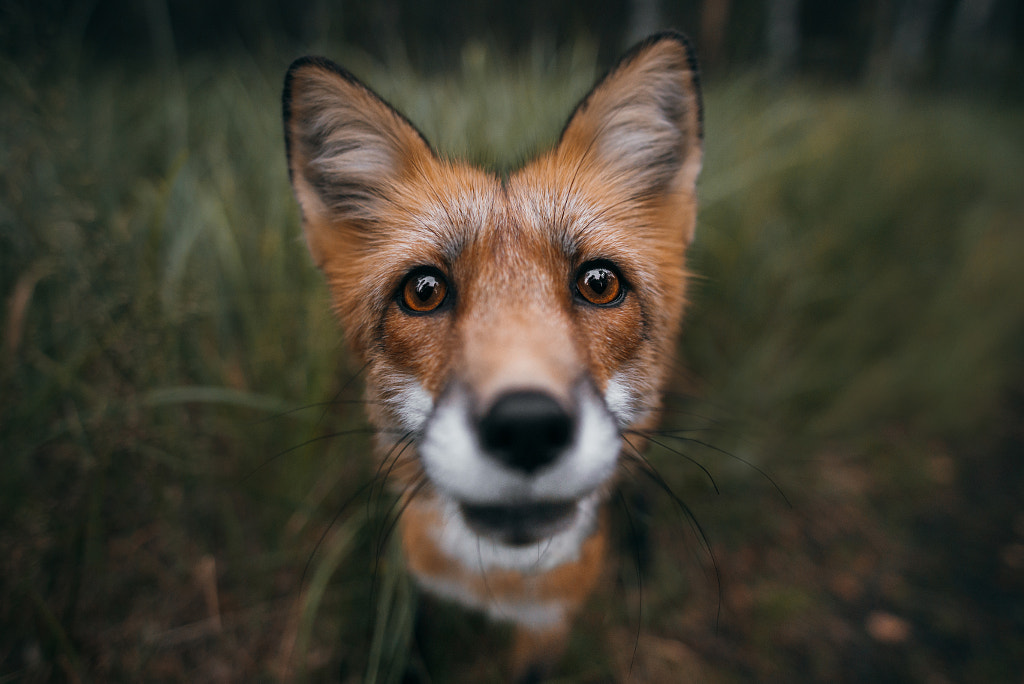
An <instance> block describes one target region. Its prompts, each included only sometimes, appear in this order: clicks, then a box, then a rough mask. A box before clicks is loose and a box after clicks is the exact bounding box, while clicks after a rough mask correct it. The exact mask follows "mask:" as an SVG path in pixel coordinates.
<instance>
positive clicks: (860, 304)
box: [0, 45, 1024, 682]
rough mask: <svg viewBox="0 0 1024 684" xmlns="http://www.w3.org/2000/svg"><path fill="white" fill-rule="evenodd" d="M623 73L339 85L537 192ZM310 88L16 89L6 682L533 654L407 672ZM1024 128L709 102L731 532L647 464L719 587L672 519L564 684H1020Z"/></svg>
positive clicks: (698, 450) (713, 273)
mask: <svg viewBox="0 0 1024 684" xmlns="http://www.w3.org/2000/svg"><path fill="white" fill-rule="evenodd" d="M593 55H594V52H593V50H592V49H590V48H588V47H587V46H586V45H582V46H581V47H580V48H579V49H578V50H577V51H576V52H574V53H572V54H560V55H555V54H552V53H550V52H549V51H546V50H544V49H543V48H535V49H534V50H533V51H530V52H528V53H527V54H526V55H525V56H524V57H523V58H521V59H519V60H518V61H513V60H509V59H505V58H499V57H496V56H495V55H493V54H491V53H489V52H488V51H487V49H486V48H484V47H481V46H471V47H469V48H467V50H466V51H465V52H464V53H463V59H462V68H461V70H459V71H457V72H454V73H451V74H445V75H434V76H423V75H421V74H418V73H417V72H416V70H415V69H414V68H413V67H412V66H410V65H408V64H405V63H403V62H402V61H401V60H396V61H395V63H392V64H389V65H381V64H375V63H372V62H370V61H368V60H367V59H366V58H364V57H361V56H359V55H352V54H350V55H348V56H347V58H346V59H344V60H343V61H344V62H345V63H346V65H347V66H349V67H350V68H351V69H352V70H353V71H355V72H356V73H357V74H359V75H360V76H361V77H362V78H364V80H366V81H367V82H368V83H370V84H371V85H373V86H374V87H376V88H378V89H379V90H380V91H381V92H382V93H383V94H384V95H385V97H387V98H388V99H390V100H391V101H393V102H394V103H395V104H396V105H398V106H399V107H400V108H401V109H402V110H403V111H405V112H406V113H407V114H408V115H409V117H410V118H411V119H412V120H413V121H414V122H416V123H417V124H418V125H419V126H420V127H421V128H422V130H423V131H424V132H425V133H426V135H427V137H428V138H429V139H430V140H431V141H432V142H434V144H435V146H436V147H438V148H439V149H441V150H442V151H445V152H450V153H454V154H460V155H463V154H468V155H470V156H472V157H473V158H474V159H478V160H482V161H486V162H488V163H491V164H494V165H498V166H504V165H508V164H514V163H515V162H517V161H519V160H522V159H524V158H526V157H528V156H529V154H530V153H531V152H532V151H534V150H537V149H540V148H542V147H543V146H544V145H546V144H549V143H550V142H551V141H552V140H553V139H554V137H555V136H556V135H557V133H558V131H559V129H560V126H561V124H562V122H563V119H564V117H565V116H566V114H567V113H568V112H569V111H570V109H571V108H572V106H573V104H574V103H575V101H576V100H577V99H578V98H579V97H580V96H581V95H582V94H583V93H584V92H586V90H587V89H588V88H589V86H590V84H591V82H592V80H593V78H594V76H595V74H596V73H597V69H596V68H595V66H594V57H593ZM341 56H342V57H345V53H344V52H343V51H342V53H341ZM286 66H287V60H284V59H279V58H276V57H259V58H255V57H253V56H251V55H245V54H241V53H239V54H235V55H231V56H228V57H226V58H224V59H220V60H213V59H205V60H199V61H195V62H187V63H183V64H180V65H172V66H170V67H168V66H165V67H163V68H162V69H156V68H154V69H153V70H145V69H142V70H138V69H131V68H128V67H124V66H113V65H104V66H91V65H90V64H89V63H88V62H86V61H83V62H82V63H81V64H80V65H79V66H77V68H76V69H73V70H72V71H70V72H66V73H63V74H56V73H55V72H54V71H48V70H46V69H45V68H43V69H34V68H32V67H27V66H25V65H19V64H14V63H3V64H0V83H2V88H3V97H0V167H2V168H3V169H4V173H3V176H2V178H0V292H2V294H3V297H4V301H5V303H6V308H5V309H4V311H3V319H2V321H3V323H2V325H3V328H2V340H3V356H2V365H0V445H2V446H0V450H2V459H0V520H2V521H3V524H2V525H0V547H2V548H4V549H5V550H6V551H5V553H4V554H3V557H2V559H0V591H2V595H3V596H4V597H5V599H4V601H3V602H0V634H3V635H4V636H3V638H0V677H3V678H4V679H5V680H9V681H47V680H54V679H78V680H100V681H137V680H146V681H181V680H183V679H188V680H192V681H211V680H215V679H220V678H224V677H227V678H229V679H237V680H253V679H259V680H277V679H289V678H293V677H299V678H303V679H309V680H316V681H319V680H338V679H340V680H342V681H363V680H367V681H381V682H383V681H394V678H395V677H396V676H397V675H398V674H400V672H401V670H402V669H403V664H404V663H406V662H408V663H410V667H413V668H423V667H426V664H429V665H430V667H431V668H432V671H433V672H434V673H435V675H436V673H437V672H447V673H449V674H448V676H447V677H445V680H449V679H450V680H453V681H457V680H460V679H459V678H460V677H461V680H463V681H486V680H489V679H492V678H494V677H497V676H500V674H499V673H500V665H499V664H497V663H496V662H495V661H494V659H493V658H492V657H490V656H487V657H483V658H481V657H479V656H475V655H474V653H479V652H484V653H487V652H490V651H491V650H492V649H493V648H494V644H496V643H499V642H501V640H502V639H503V638H504V637H505V635H504V634H503V632H502V631H501V630H492V631H487V632H486V633H485V635H484V636H482V637H481V636H479V634H478V632H481V631H483V630H482V624H481V623H480V621H479V620H477V619H476V618H472V617H471V618H464V617H462V616H461V615H459V614H457V613H452V614H451V615H449V614H448V612H447V611H446V609H444V608H443V607H438V608H437V609H436V610H438V611H441V612H442V613H444V617H442V620H448V621H449V622H450V623H451V629H452V630H453V631H452V634H454V635H457V636H456V637H452V639H453V640H455V641H460V640H461V639H462V638H463V637H465V638H466V639H467V640H470V639H472V640H476V641H480V640H482V646H481V647H480V648H478V649H476V650H474V649H460V651H463V650H465V651H466V652H465V653H463V652H460V653H452V651H451V649H445V648H439V649H437V650H436V651H433V652H429V653H424V654H415V653H412V654H410V651H409V635H410V630H411V616H412V611H413V606H414V605H415V602H416V600H417V599H416V597H415V594H414V592H413V590H412V589H411V587H410V586H409V584H408V581H407V580H406V579H405V578H404V577H403V575H402V574H401V572H400V569H399V568H400V560H399V559H398V558H397V557H396V556H395V555H394V550H393V549H391V550H387V549H385V550H381V549H378V545H379V540H380V538H381V535H382V530H383V528H384V525H385V524H386V522H385V518H386V516H387V511H388V506H389V503H388V501H387V499H386V497H382V496H381V495H380V493H379V492H376V491H375V490H374V491H371V492H370V493H369V494H367V492H366V491H365V490H363V492H362V496H359V494H360V487H361V485H362V484H363V483H365V482H367V481H368V480H369V479H370V478H371V477H372V475H373V464H372V463H370V462H369V459H367V457H366V455H367V453H368V451H369V439H368V437H367V435H366V434H365V421H364V419H363V416H362V407H361V406H360V405H359V401H358V399H359V388H358V381H356V382H354V383H353V382H350V380H351V378H352V377H353V376H354V375H355V374H356V373H357V371H358V369H357V368H354V367H353V366H352V364H351V363H350V362H349V361H348V359H347V358H346V355H345V351H344V344H343V338H342V334H341V332H340V331H339V330H338V329H337V327H336V326H335V324H334V323H333V321H332V319H331V317H330V314H329V304H328V301H327V297H326V293H325V290H324V288H323V286H322V284H321V282H320V278H319V276H318V274H317V273H316V272H315V270H314V269H313V268H312V266H311V265H310V262H309V259H308V256H307V255H306V252H305V247H304V245H303V244H302V243H301V240H300V228H299V225H298V216H297V210H296V208H295V205H294V202H293V200H292V199H291V195H290V191H289V188H288V182H287V177H286V171H285V166H284V159H283V144H282V140H281V130H280V121H279V107H278V102H277V98H278V93H279V88H280V81H281V78H282V76H283V73H284V69H285V67H286ZM1020 115H1021V112H1020V108H1019V106H1009V105H1002V106H997V105H996V104H995V103H990V102H977V101H958V100H956V99H955V98H938V97H911V96H905V95H899V94H893V93H882V92H867V91H864V92H860V91H858V92H849V91H839V90H835V89H830V88H825V87H820V86H819V87H812V86H809V85H803V86H800V85H793V86H789V87H785V88H782V89H778V88H775V89H768V88H765V87H764V85H763V84H762V83H760V82H759V81H758V79H757V77H756V76H753V75H752V76H749V77H736V78H732V79H729V80H726V81H721V82H717V83H715V82H712V83H711V84H709V89H708V93H707V122H708V130H707V157H706V164H705V173H704V175H703V176H702V180H701V184H700V194H701V201H702V208H701V221H700V228H699V237H698V241H697V243H696V245H695V246H694V249H693V253H692V257H691V260H692V268H693V270H694V271H695V272H696V273H698V274H699V276H698V279H697V280H696V281H695V283H694V290H693V297H692V299H693V303H692V306H691V310H690V312H689V314H688V318H687V323H686V334H685V335H684V340H683V344H682V347H683V349H682V353H681V359H682V365H684V366H685V373H681V374H680V380H679V384H678V386H677V387H674V388H673V395H674V396H677V397H678V398H677V399H675V400H674V401H673V404H672V407H671V409H670V412H669V414H668V415H667V417H666V427H669V428H680V429H681V428H686V429H691V430H698V431H699V432H697V433H696V434H697V435H698V436H699V437H700V439H701V441H703V442H706V443H708V444H712V445H714V446H715V447H719V448H721V449H724V450H726V451H728V452H729V454H731V455H733V456H735V458H731V457H730V456H729V455H726V454H723V453H721V452H719V451H716V450H714V449H713V448H707V447H701V446H700V445H699V444H694V443H692V442H691V443H688V444H686V445H685V446H686V454H687V455H688V456H689V457H690V458H692V459H694V460H696V461H698V462H700V463H701V464H704V465H705V466H706V467H707V468H708V469H709V470H710V471H711V473H712V475H713V476H714V479H715V482H716V483H717V486H718V488H719V489H720V490H721V494H719V495H715V494H713V491H712V488H711V486H710V484H709V483H708V481H707V479H706V477H705V476H704V474H703V473H702V472H701V471H700V470H698V469H697V468H696V467H695V466H694V464H693V463H692V462H690V461H689V460H687V459H683V458H679V457H678V456H675V455H673V454H672V453H670V452H669V451H667V450H664V449H655V450H654V451H653V452H652V454H651V456H652V459H654V461H655V463H656V464H657V465H658V467H659V469H660V470H661V471H662V473H663V474H664V476H665V478H666V479H667V480H668V481H669V482H670V483H671V484H672V486H673V487H674V488H675V489H676V491H677V492H679V493H680V494H681V495H682V497H683V498H684V499H685V500H686V502H687V504H688V505H689V506H690V507H691V508H692V509H693V510H694V512H695V513H696V515H697V517H698V519H699V520H700V522H701V525H702V526H703V528H704V529H705V530H707V533H708V536H709V538H710V540H711V543H712V545H713V550H714V560H713V561H712V560H711V558H710V557H709V556H708V554H706V553H705V552H703V551H702V550H701V549H700V545H699V539H698V535H696V533H695V532H694V531H693V530H692V529H691V527H690V526H689V524H688V523H687V521H686V519H685V517H684V516H682V515H680V514H679V512H678V511H676V510H675V508H674V506H673V504H672V503H671V501H670V500H669V499H668V498H667V497H665V496H659V494H658V492H642V491H641V493H644V494H645V496H643V497H640V498H638V499H635V501H647V502H648V504H647V505H648V506H649V511H646V512H645V510H644V506H642V505H639V504H636V505H634V506H632V507H631V510H632V514H631V515H632V517H633V518H636V519H637V520H638V521H640V519H641V518H644V519H648V518H649V520H648V522H649V523H650V529H651V535H652V536H651V539H652V544H651V546H652V549H653V550H654V553H653V555H652V556H651V559H650V563H649V566H648V567H647V570H646V573H645V575H644V578H643V583H642V591H640V590H639V588H638V581H637V577H636V572H635V568H634V560H633V558H632V554H631V553H630V552H629V551H628V549H627V550H623V551H622V552H621V556H622V558H620V559H619V560H618V561H617V562H616V563H614V564H613V569H612V570H611V571H610V572H609V578H608V582H607V585H608V587H609V588H608V590H607V591H605V592H603V593H602V595H601V596H599V597H597V598H596V599H595V601H594V603H593V605H592V606H591V607H590V608H588V610H587V611H586V612H585V614H584V615H583V616H582V617H581V620H580V622H581V625H580V627H581V628H580V630H579V631H578V634H577V636H576V637H575V640H574V641H573V644H572V647H571V650H570V653H569V656H568V660H567V662H566V665H565V669H564V671H565V673H566V675H565V677H564V681H594V682H597V681H607V680H608V679H609V678H614V677H618V676H620V675H621V673H622V672H624V671H626V670H627V669H629V668H630V667H632V669H631V673H632V678H633V681H678V677H679V673H680V672H683V673H692V676H693V680H694V681H743V680H749V679H756V680H764V679H775V680H804V681H807V680H814V681H879V680H884V679H887V678H891V679H898V680H907V681H925V680H927V681H1016V680H1015V678H1016V677H1018V676H1019V671H1020V669H1021V667H1022V666H1024V663H1022V661H1021V655H1020V654H1021V653H1024V623H1022V620H1021V617H1020V616H1021V615H1022V614H1024V610H1022V608H1024V598H1022V597H1024V574H1022V573H1024V569H1022V568H1024V560H1022V558H1024V552H1022V549H1024V511H1022V509H1021V505H1020V503H1019V502H1020V500H1021V495H1022V494H1024V470H1022V466H1021V464H1020V463H1019V461H1020V459H1019V456H1020V453H1021V451H1022V447H1024V435H1022V434H1021V429H1020V426H1021V425H1022V424H1024V356H1022V355H1021V353H1020V350H1021V349H1024V274H1022V271H1021V269H1020V268H1019V265H1018V264H1017V261H1018V259H1019V257H1020V255H1022V254H1024V231H1022V230H1021V229H1022V219H1024V198H1022V197H1021V194H1020V178H1022V177H1024V131H1022V130H1021V128H1020V126H1019V123H1018V122H1019V119H1020ZM334 400H337V401H336V402H335V403H334V404H333V405H332V406H330V407H329V408H327V407H325V406H324V405H323V404H324V402H332V401H334ZM336 433H337V435H338V436H336V437H334V438H328V437H327V436H328V435H332V434H336ZM690 434H691V436H692V434H693V433H690ZM673 439H674V437H673V436H666V437H665V442H666V444H670V445H672V444H683V443H677V442H673V441H672V440H673ZM741 459H742V460H741ZM744 461H745V462H746V463H745V462H744ZM751 466H754V467H756V468H757V469H759V470H763V471H765V472H768V473H770V474H771V477H772V478H773V480H774V481H775V482H776V483H777V484H778V486H779V487H780V488H781V489H782V490H783V492H784V493H785V496H786V497H788V499H789V501H790V502H791V503H792V507H790V506H789V505H787V503H786V500H785V499H783V497H782V496H780V495H779V493H778V492H777V491H776V489H775V488H774V487H773V486H772V483H771V482H769V481H768V480H767V479H766V478H765V477H764V476H763V475H761V474H760V473H759V470H755V468H752V467H751ZM627 485H628V486H627V490H628V492H627V493H628V496H630V497H632V496H633V495H634V494H636V493H637V491H638V490H643V487H642V486H641V485H640V484H638V483H627ZM353 497H355V499H354V500H355V501H356V503H355V504H353V505H351V506H345V502H346V501H349V500H351V499H353ZM367 499H371V500H370V501H367ZM336 515H337V516H338V517H336ZM618 518H620V520H619V525H620V526H621V527H623V536H627V535H626V534H625V532H626V528H627V527H628V525H627V524H626V523H624V522H623V520H622V519H623V518H625V516H624V515H623V514H621V511H620V514H619V515H618ZM307 563H308V568H307V567H306V566H307ZM713 564H714V565H713ZM715 566H717V568H716V567H715ZM716 569H717V572H718V573H719V574H720V576H721V581H722V589H721V593H719V591H718V589H717V582H716V579H715V572H716ZM375 571H376V579H371V577H373V576H374V573H375ZM371 594H374V595H375V600H373V601H371V598H370V596H371ZM638 630H639V631H638ZM638 634H639V638H638ZM634 646H636V656H635V659H634V660H633V662H632V666H630V660H631V658H632V655H631V654H632V653H633V651H634Z"/></svg>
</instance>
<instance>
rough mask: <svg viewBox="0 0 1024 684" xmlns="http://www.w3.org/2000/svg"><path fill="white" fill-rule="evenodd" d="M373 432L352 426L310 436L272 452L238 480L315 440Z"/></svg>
mask: <svg viewBox="0 0 1024 684" xmlns="http://www.w3.org/2000/svg"><path fill="white" fill-rule="evenodd" d="M375 432H377V431H376V430H375V429H374V428H371V427H364V428H353V429H351V430H341V431H339V432H330V433H327V434H325V435H320V436H319V437H311V438H309V439H307V440H306V441H304V442H301V443H299V444H296V445H295V446H291V447H288V448H287V449H285V450H284V451H279V452H277V453H276V454H274V455H273V456H271V457H270V458H267V459H265V460H264V461H263V462H261V463H260V464H259V465H257V466H256V467H255V468H253V469H252V470H250V471H249V472H248V473H246V474H245V475H243V476H242V478H241V480H240V481H241V482H245V481H246V480H248V479H249V478H250V477H252V476H253V475H255V474H256V473H258V472H259V471H261V470H263V469H264V468H265V467H267V466H268V465H270V464H271V463H273V462H274V461H276V460H277V459H278V458H280V457H281V456H284V455H285V454H290V453H291V452H293V451H297V450H299V449H301V448H302V447H304V446H309V445H310V444H315V443H316V442H322V441H323V440H325V439H334V438H335V437H346V436H348V435H367V434H374V433H375Z"/></svg>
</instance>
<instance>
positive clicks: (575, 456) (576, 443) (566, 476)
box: [419, 384, 622, 504]
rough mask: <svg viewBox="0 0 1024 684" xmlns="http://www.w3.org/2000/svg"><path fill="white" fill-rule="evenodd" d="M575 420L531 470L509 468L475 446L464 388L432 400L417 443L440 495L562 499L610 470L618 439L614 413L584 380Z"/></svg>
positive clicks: (509, 500) (587, 489) (593, 485)
mask: <svg viewBox="0 0 1024 684" xmlns="http://www.w3.org/2000/svg"><path fill="white" fill-rule="evenodd" d="M577 395H578V396H577V397H576V403H577V407H578V409H577V421H576V433H575V435H574V439H573V443H572V445H571V446H570V447H569V448H568V450H567V451H566V453H564V454H562V455H561V456H560V457H559V458H558V459H557V460H555V461H554V462H553V463H551V464H549V465H547V466H545V467H543V468H541V469H540V470H538V471H537V472H535V473H529V474H528V473H523V472H521V471H518V470H515V469H513V468H509V467H507V466H505V465H504V464H502V463H500V462H499V461H498V460H497V459H495V458H492V457H490V456H488V455H487V454H486V453H485V452H484V450H483V449H482V448H481V446H480V443H479V440H478V438H477V434H476V430H475V429H474V426H473V425H472V424H471V417H470V414H471V410H470V406H469V400H468V397H467V395H466V393H465V391H463V390H461V389H459V388H458V387H455V388H453V389H451V390H450V391H448V392H447V393H446V394H445V395H444V396H443V397H442V398H441V399H440V400H438V402H437V404H436V406H435V408H434V412H433V414H431V416H430V419H429V420H428V421H427V423H426V425H425V429H424V434H423V439H422V442H421V443H420V445H419V452H420V458H421V460H422V462H423V468H424V470H426V472H427V475H428V476H429V477H430V479H431V481H432V482H433V484H434V485H435V486H436V487H437V488H438V490H440V491H441V493H442V494H444V495H446V496H447V497H449V498H453V499H456V500H458V501H462V502H468V503H478V504H522V503H528V502H531V501H565V500H569V499H578V498H581V497H584V496H587V495H589V494H590V493H591V492H593V491H595V490H596V489H597V488H598V487H600V486H601V485H602V484H604V482H605V481H607V480H608V478H610V477H611V476H612V474H613V473H614V472H615V465H616V463H617V461H618V455H619V450H620V448H621V446H622V438H621V436H620V435H619V431H618V428H617V426H616V420H615V418H614V416H612V414H611V413H610V412H609V411H608V408H607V407H606V406H605V405H604V401H602V399H601V398H600V397H599V396H598V395H597V394H596V392H594V390H593V389H592V388H591V387H590V386H589V385H587V384H581V385H580V386H579V390H578V391H577Z"/></svg>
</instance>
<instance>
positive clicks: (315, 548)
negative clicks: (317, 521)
mask: <svg viewBox="0 0 1024 684" xmlns="http://www.w3.org/2000/svg"><path fill="white" fill-rule="evenodd" d="M372 483H373V481H372V480H368V481H366V482H364V483H363V484H362V485H360V487H359V489H357V490H356V491H355V492H353V493H352V494H351V495H349V497H348V498H347V499H345V501H344V502H343V503H342V504H341V506H340V507H339V508H338V510H337V511H336V512H335V513H334V516H333V517H332V518H331V522H330V523H328V525H327V526H326V527H325V528H324V531H323V532H322V533H321V534H320V537H319V538H318V539H317V540H316V544H315V545H314V546H313V551H312V552H311V553H310V554H309V558H308V559H306V566H305V567H304V568H303V569H302V578H301V579H300V580H299V589H300V591H301V589H302V588H303V587H304V586H305V584H306V575H307V574H308V573H309V568H310V566H311V565H312V564H313V559H314V558H315V557H316V554H317V551H319V550H320V547H321V546H322V545H323V543H324V539H326V538H327V533H328V532H330V531H331V529H332V528H333V527H334V524H335V523H336V522H338V519H339V518H340V517H341V514H342V513H344V512H345V510H346V509H347V508H348V507H349V506H350V505H351V504H352V502H353V501H355V500H356V499H357V498H359V495H360V494H362V493H363V492H365V491H366V488H367V487H369V486H370V485H371V484H372Z"/></svg>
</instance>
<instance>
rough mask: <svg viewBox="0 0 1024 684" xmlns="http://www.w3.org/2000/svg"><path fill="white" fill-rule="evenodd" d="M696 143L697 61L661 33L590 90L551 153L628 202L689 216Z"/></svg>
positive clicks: (681, 40) (684, 45) (681, 39)
mask: <svg viewBox="0 0 1024 684" xmlns="http://www.w3.org/2000/svg"><path fill="white" fill-rule="evenodd" d="M702 143H703V109H702V102H701V93H700V77H699V75H698V71H697V60H696V57H695V55H694V51H693V48H692V47H691V46H690V43H689V41H688V40H687V39H686V37H685V36H684V35H682V34H681V33H676V32H674V31H667V32H664V33H658V34H655V35H653V36H651V37H649V38H647V39H646V40H644V41H643V42H641V43H640V44H638V45H637V46H635V47H634V48H633V49H632V50H630V51H629V52H628V53H626V55H625V56H624V57H623V58H622V59H621V60H620V61H619V63H618V64H617V65H616V66H615V67H614V68H613V69H612V70H611V71H610V72H609V73H608V75H607V76H605V77H604V78H603V79H602V80H601V81H599V82H598V83H597V85H595V86H594V88H593V90H591V91H590V93H589V94H588V95H587V96H586V97H585V98H584V99H583V100H582V101H581V102H580V103H579V105H577V106H576V110H575V111H574V112H573V113H572V116H570V118H569V121H568V123H567V124H566V125H565V129H564V130H563V131H562V137H561V139H560V141H559V143H558V148H557V150H558V154H559V156H560V157H561V158H562V159H568V160H573V161H575V162H577V163H579V164H581V165H583V166H585V167H587V168H589V169H593V170H596V171H598V172H601V173H610V174H613V175H612V177H611V178H610V179H609V180H610V181H611V182H613V183H615V184H616V185H617V186H618V187H623V186H625V187H626V188H628V192H629V193H630V196H631V197H632V198H634V199H637V200H645V201H646V200H654V201H662V202H668V203H669V204H677V203H681V206H683V207H687V208H690V209H691V210H692V208H693V207H694V206H695V205H694V192H695V184H696V182H697V175H698V174H699V173H700V168H701V159H702V156H703V144H702ZM688 224H689V225H688V226H687V227H686V230H687V233H688V234H687V235H686V236H685V238H686V240H687V242H689V241H690V240H691V239H692V238H693V234H692V233H693V222H692V221H690V222H688Z"/></svg>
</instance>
